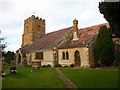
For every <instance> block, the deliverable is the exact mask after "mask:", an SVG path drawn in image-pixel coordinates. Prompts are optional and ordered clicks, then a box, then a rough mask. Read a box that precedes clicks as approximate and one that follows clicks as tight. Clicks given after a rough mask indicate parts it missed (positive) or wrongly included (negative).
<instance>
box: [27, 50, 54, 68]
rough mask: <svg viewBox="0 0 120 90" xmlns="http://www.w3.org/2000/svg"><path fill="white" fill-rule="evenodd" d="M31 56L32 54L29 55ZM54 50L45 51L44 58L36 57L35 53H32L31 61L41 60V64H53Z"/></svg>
mask: <svg viewBox="0 0 120 90" xmlns="http://www.w3.org/2000/svg"><path fill="white" fill-rule="evenodd" d="M29 58H30V55H29ZM53 60H54V59H53V51H52V50H51V51H44V52H43V60H42V59H35V53H31V61H41V66H43V65H48V64H50V65H51V66H53Z"/></svg>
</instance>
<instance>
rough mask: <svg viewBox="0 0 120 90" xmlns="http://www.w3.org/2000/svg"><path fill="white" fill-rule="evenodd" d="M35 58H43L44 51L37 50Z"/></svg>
mask: <svg viewBox="0 0 120 90" xmlns="http://www.w3.org/2000/svg"><path fill="white" fill-rule="evenodd" d="M35 58H36V59H43V52H37V53H35Z"/></svg>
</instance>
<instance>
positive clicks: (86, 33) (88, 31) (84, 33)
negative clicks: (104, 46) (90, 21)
mask: <svg viewBox="0 0 120 90" xmlns="http://www.w3.org/2000/svg"><path fill="white" fill-rule="evenodd" d="M103 25H106V26H107V27H109V24H108V23H104V24H99V25H95V26H90V27H86V28H81V29H79V39H78V40H76V41H75V40H71V41H70V42H68V43H65V44H63V45H61V46H60V47H59V49H60V48H73V47H82V46H85V45H86V44H87V43H88V42H89V41H91V40H92V39H93V38H95V36H96V35H97V34H98V32H99V28H100V27H101V26H103Z"/></svg>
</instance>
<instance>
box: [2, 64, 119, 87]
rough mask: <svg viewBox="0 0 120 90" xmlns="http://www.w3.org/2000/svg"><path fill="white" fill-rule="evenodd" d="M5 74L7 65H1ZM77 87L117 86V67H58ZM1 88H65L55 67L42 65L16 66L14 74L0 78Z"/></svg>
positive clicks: (7, 71)
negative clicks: (32, 69) (33, 66)
mask: <svg viewBox="0 0 120 90" xmlns="http://www.w3.org/2000/svg"><path fill="white" fill-rule="evenodd" d="M3 70H4V71H5V72H6V74H8V73H9V67H8V66H7V67H3ZM60 70H61V71H62V72H63V73H64V75H65V76H66V77H68V78H69V79H70V80H71V81H72V82H73V83H74V84H75V85H76V86H77V87H78V88H118V69H117V68H114V69H74V68H60ZM2 87H3V88H66V86H65V85H64V83H63V81H62V80H61V79H60V78H59V76H58V75H57V73H56V71H55V68H49V67H44V68H40V69H39V70H38V71H37V72H31V67H17V73H16V75H12V76H9V75H7V76H6V77H5V78H2Z"/></svg>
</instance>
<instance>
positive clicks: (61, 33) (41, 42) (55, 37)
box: [24, 23, 109, 52]
mask: <svg viewBox="0 0 120 90" xmlns="http://www.w3.org/2000/svg"><path fill="white" fill-rule="evenodd" d="M102 25H106V26H107V27H109V24H108V23H104V24H99V25H95V26H91V27H86V28H81V29H79V36H80V37H79V39H78V40H76V41H73V40H71V41H69V42H68V43H65V44H63V45H61V46H60V47H59V48H72V47H81V46H83V45H84V44H85V43H86V42H89V41H90V40H91V39H92V38H93V37H95V36H96V35H97V34H98V31H99V28H100V27H101V26H102ZM71 30H72V27H68V28H64V29H61V30H58V31H55V32H51V33H48V34H46V35H44V36H43V37H42V38H38V39H36V40H35V41H34V42H33V43H32V44H30V45H27V46H25V47H24V48H25V49H26V51H27V52H39V51H43V50H51V49H53V48H54V46H55V45H56V44H57V43H58V42H59V41H60V40H61V39H63V38H64V37H65V36H66V35H67V34H69V33H70V32H71Z"/></svg>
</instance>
